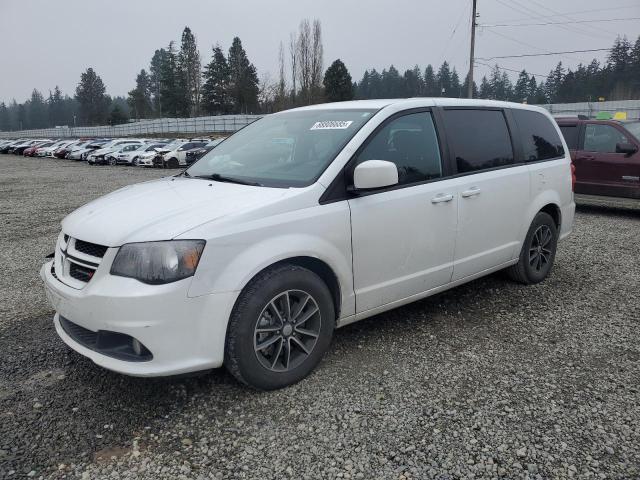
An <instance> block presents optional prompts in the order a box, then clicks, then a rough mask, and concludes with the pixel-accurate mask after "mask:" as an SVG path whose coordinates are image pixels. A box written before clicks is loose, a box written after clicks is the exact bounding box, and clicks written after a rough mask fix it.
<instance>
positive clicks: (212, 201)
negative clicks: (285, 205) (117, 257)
mask: <svg viewBox="0 0 640 480" xmlns="http://www.w3.org/2000/svg"><path fill="white" fill-rule="evenodd" d="M288 192H289V190H288V189H281V188H266V187H252V186H248V185H237V184H232V183H221V182H213V181H207V180H201V179H189V178H181V177H178V178H176V177H168V178H162V179H159V180H153V181H150V182H145V183H140V184H137V185H131V186H128V187H124V188H121V189H120V190H116V191H115V192H113V193H110V194H108V195H105V196H104V197H100V198H98V199H96V200H94V201H92V202H90V203H88V204H86V205H84V206H82V207H80V208H79V209H77V210H76V211H74V212H73V213H71V214H70V215H68V216H67V217H66V218H65V219H64V220H63V221H62V231H63V232H64V233H66V234H67V235H70V236H72V237H74V238H79V239H81V240H85V241H87V242H92V243H97V244H100V245H107V246H110V247H117V246H120V245H122V244H124V243H130V242H146V241H156V240H171V239H172V238H175V237H177V236H178V235H180V234H181V233H184V232H186V231H187V230H191V229H192V228H195V227H197V226H199V225H202V224H203V223H206V222H210V221H212V220H215V219H218V218H221V217H224V216H227V215H233V214H241V213H246V212H247V211H249V210H251V209H253V208H258V207H261V206H263V205H265V204H267V203H270V202H273V201H275V200H277V199H279V198H282V197H285V196H286V195H287V193H288Z"/></svg>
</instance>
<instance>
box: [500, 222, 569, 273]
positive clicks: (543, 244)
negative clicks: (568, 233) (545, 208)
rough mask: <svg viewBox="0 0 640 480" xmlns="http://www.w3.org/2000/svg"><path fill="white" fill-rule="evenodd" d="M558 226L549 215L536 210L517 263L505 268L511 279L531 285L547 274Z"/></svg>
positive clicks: (551, 262) (551, 260) (552, 255)
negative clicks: (536, 212)
mask: <svg viewBox="0 0 640 480" xmlns="http://www.w3.org/2000/svg"><path fill="white" fill-rule="evenodd" d="M557 246H558V227H557V226H556V222H554V220H553V218H551V215H549V214H548V213H545V212H538V214H537V215H536V216H535V217H534V219H533V222H531V226H530V227H529V231H528V232H527V236H526V237H525V239H524V243H523V245H522V250H521V251H520V258H519V259H518V263H516V264H515V265H513V266H511V267H509V268H508V269H507V274H508V275H509V277H511V279H512V280H515V281H516V282H520V283H523V284H525V285H531V284H534V283H539V282H541V281H543V280H544V279H545V278H547V276H548V275H549V272H550V271H551V268H552V267H553V262H554V260H555V258H556V248H557Z"/></svg>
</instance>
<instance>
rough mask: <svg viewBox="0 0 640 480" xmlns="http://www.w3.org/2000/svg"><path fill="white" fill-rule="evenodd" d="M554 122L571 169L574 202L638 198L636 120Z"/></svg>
mask: <svg viewBox="0 0 640 480" xmlns="http://www.w3.org/2000/svg"><path fill="white" fill-rule="evenodd" d="M556 121H557V122H558V124H559V125H560V130H561V131H562V134H563V136H564V138H565V140H566V141H567V145H568V146H569V150H570V152H571V158H572V160H573V165H574V166H575V176H576V185H575V192H576V194H577V195H578V197H577V198H578V199H582V200H589V197H588V196H597V197H603V199H604V197H620V198H631V199H640V121H634V122H618V121H615V120H590V119H583V118H577V117H576V118H557V119H556ZM611 200H613V201H614V202H615V199H613V198H611Z"/></svg>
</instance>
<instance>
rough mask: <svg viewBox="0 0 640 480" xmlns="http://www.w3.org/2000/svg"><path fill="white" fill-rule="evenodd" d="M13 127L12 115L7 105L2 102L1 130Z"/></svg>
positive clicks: (0, 111) (0, 105) (0, 107)
mask: <svg viewBox="0 0 640 480" xmlns="http://www.w3.org/2000/svg"><path fill="white" fill-rule="evenodd" d="M10 129H11V117H10V116H9V109H8V108H7V105H6V104H5V103H4V102H2V103H0V131H3V132H7V131H9V130H10Z"/></svg>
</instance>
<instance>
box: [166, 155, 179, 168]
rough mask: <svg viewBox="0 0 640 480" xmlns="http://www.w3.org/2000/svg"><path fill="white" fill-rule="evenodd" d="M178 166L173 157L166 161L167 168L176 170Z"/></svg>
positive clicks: (176, 160)
mask: <svg viewBox="0 0 640 480" xmlns="http://www.w3.org/2000/svg"><path fill="white" fill-rule="evenodd" d="M179 166H180V164H179V163H178V159H177V158H175V157H172V158H170V159H169V160H168V161H167V167H168V168H178V167H179Z"/></svg>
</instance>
